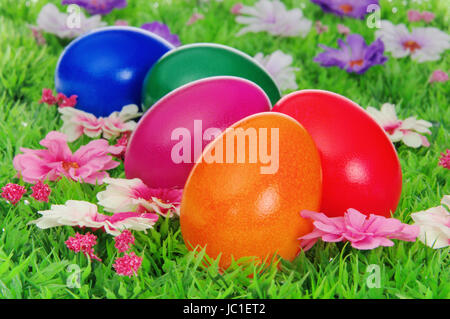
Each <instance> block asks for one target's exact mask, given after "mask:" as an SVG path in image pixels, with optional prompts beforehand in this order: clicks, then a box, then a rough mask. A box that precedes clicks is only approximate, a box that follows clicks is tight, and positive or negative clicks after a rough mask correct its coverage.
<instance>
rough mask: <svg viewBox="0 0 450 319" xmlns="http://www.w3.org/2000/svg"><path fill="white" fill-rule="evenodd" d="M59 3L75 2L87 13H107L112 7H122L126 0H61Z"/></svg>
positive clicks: (125, 4)
mask: <svg viewBox="0 0 450 319" xmlns="http://www.w3.org/2000/svg"><path fill="white" fill-rule="evenodd" d="M61 4H76V5H79V6H80V7H83V8H85V9H86V11H87V12H89V14H102V15H104V14H108V13H110V12H111V11H112V10H113V9H123V8H125V7H126V6H127V0H62V1H61Z"/></svg>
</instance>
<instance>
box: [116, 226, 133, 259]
mask: <svg viewBox="0 0 450 319" xmlns="http://www.w3.org/2000/svg"><path fill="white" fill-rule="evenodd" d="M134 240H135V239H134V236H133V234H132V233H131V232H130V231H129V230H127V229H126V230H124V231H123V232H122V233H121V234H120V235H118V236H116V237H114V241H115V244H114V247H116V249H117V250H118V251H119V253H124V252H126V251H128V250H130V248H131V245H134Z"/></svg>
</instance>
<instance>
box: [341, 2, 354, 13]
mask: <svg viewBox="0 0 450 319" xmlns="http://www.w3.org/2000/svg"><path fill="white" fill-rule="evenodd" d="M339 9H341V10H342V12H344V13H350V12H352V11H353V6H352V5H350V4H341V5H340V6H339Z"/></svg>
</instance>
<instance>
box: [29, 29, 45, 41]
mask: <svg viewBox="0 0 450 319" xmlns="http://www.w3.org/2000/svg"><path fill="white" fill-rule="evenodd" d="M28 27H29V28H30V30H31V32H32V34H33V38H34V40H36V43H37V45H45V44H46V43H47V42H46V41H45V38H44V36H43V35H42V30H39V28H37V27H35V26H32V25H31V26H28Z"/></svg>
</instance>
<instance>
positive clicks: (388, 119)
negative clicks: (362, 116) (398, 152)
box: [367, 103, 432, 148]
mask: <svg viewBox="0 0 450 319" xmlns="http://www.w3.org/2000/svg"><path fill="white" fill-rule="evenodd" d="M367 113H369V115H370V116H372V117H373V119H374V120H375V121H376V122H377V123H378V124H379V125H380V126H381V127H382V128H383V129H384V130H385V132H386V133H387V135H388V136H389V139H390V140H391V141H392V142H393V143H395V142H399V141H402V142H403V143H405V144H406V145H407V146H409V147H414V148H417V147H420V146H426V147H427V146H429V145H430V143H429V142H428V139H427V138H426V137H425V136H423V135H421V134H431V131H430V130H429V127H431V126H432V124H431V123H430V122H427V121H424V120H417V119H416V117H415V116H411V117H408V118H407V119H405V120H399V119H398V118H397V114H396V113H395V105H393V104H389V103H385V104H383V105H382V106H381V110H380V111H379V110H377V109H376V108H374V107H371V106H369V107H368V108H367ZM419 133H421V134H419Z"/></svg>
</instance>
